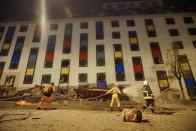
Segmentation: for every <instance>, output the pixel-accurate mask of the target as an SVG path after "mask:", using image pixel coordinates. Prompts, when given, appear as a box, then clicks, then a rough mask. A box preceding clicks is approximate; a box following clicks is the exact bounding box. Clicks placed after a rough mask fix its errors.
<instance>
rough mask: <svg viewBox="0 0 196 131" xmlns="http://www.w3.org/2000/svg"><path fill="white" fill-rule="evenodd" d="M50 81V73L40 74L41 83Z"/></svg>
mask: <svg viewBox="0 0 196 131" xmlns="http://www.w3.org/2000/svg"><path fill="white" fill-rule="evenodd" d="M50 81H51V74H44V75H42V81H41V84H47V83H50Z"/></svg>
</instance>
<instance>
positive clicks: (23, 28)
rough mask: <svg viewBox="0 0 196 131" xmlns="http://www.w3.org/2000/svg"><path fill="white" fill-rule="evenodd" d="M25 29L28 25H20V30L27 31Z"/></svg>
mask: <svg viewBox="0 0 196 131" xmlns="http://www.w3.org/2000/svg"><path fill="white" fill-rule="evenodd" d="M27 30H28V25H22V26H20V30H19V31H20V32H27Z"/></svg>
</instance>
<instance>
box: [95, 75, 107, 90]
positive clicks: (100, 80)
mask: <svg viewBox="0 0 196 131" xmlns="http://www.w3.org/2000/svg"><path fill="white" fill-rule="evenodd" d="M97 87H99V88H106V87H107V82H106V74H105V73H97Z"/></svg>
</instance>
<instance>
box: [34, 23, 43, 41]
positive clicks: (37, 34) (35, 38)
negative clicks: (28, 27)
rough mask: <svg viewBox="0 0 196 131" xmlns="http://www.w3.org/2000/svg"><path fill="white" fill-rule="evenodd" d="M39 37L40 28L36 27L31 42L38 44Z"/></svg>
mask: <svg viewBox="0 0 196 131" xmlns="http://www.w3.org/2000/svg"><path fill="white" fill-rule="evenodd" d="M41 36H42V32H41V26H40V25H36V26H35V31H34V35H33V42H40V40H41Z"/></svg>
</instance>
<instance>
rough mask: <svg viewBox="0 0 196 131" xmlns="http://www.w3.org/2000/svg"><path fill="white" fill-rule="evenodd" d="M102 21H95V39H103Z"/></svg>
mask: <svg viewBox="0 0 196 131" xmlns="http://www.w3.org/2000/svg"><path fill="white" fill-rule="evenodd" d="M103 29H104V28H103V22H102V21H97V22H96V40H101V39H104V31H103Z"/></svg>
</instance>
